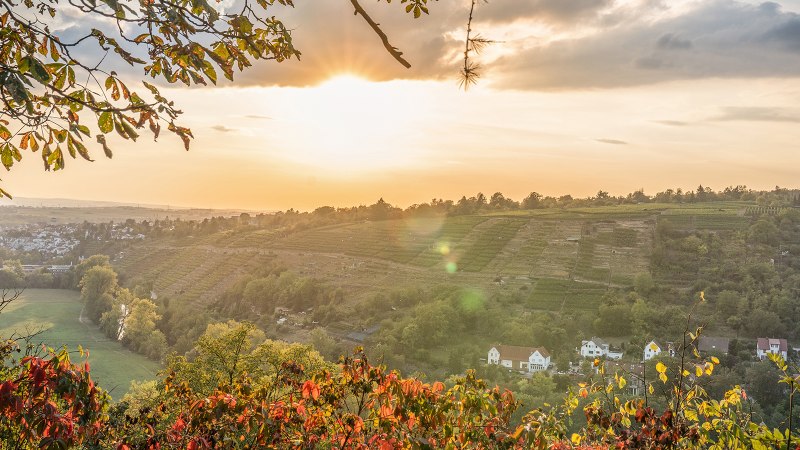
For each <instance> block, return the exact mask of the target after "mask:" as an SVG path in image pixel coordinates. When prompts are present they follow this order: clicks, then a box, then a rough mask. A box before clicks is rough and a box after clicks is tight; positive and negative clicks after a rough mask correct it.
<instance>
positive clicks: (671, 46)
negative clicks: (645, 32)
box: [656, 33, 692, 50]
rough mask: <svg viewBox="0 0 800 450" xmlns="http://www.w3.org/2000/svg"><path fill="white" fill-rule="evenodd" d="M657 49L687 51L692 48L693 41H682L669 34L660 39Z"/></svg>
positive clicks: (657, 42)
mask: <svg viewBox="0 0 800 450" xmlns="http://www.w3.org/2000/svg"><path fill="white" fill-rule="evenodd" d="M656 47H657V48H659V49H661V50H687V49H690V48H692V41H690V40H688V39H681V38H679V37H677V36H675V35H674V34H672V33H667V34H665V35H663V36H661V37H660V38H658V41H656Z"/></svg>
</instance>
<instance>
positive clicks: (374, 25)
mask: <svg viewBox="0 0 800 450" xmlns="http://www.w3.org/2000/svg"><path fill="white" fill-rule="evenodd" d="M350 3H352V4H353V8H355V12H354V13H353V14H354V15H358V14H361V17H363V18H364V20H365V21H366V22H367V23H368V24H369V26H370V27H371V28H372V31H374V32H375V34H377V35H378V37H379V38H381V41H382V42H383V46H384V47H386V51H388V52H389V54H390V55H392V57H393V58H394V59H396V60H397V62H399V63H400V64H402V65H403V66H404V67H405V68H406V69H410V68H411V63H409V62H408V61H406V60H405V59H404V58H403V52H401V51H399V50H398V49H397V47H394V46H392V44H391V43H389V37H388V36H386V33H384V32H383V30H381V27H380V25H378V24H377V23H375V21H374V20H372V17H370V16H369V14H367V12H366V11H365V10H364V8H363V7H362V6H361V4H359V3H358V0H350Z"/></svg>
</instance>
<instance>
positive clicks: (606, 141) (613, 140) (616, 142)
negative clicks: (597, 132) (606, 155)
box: [595, 139, 628, 145]
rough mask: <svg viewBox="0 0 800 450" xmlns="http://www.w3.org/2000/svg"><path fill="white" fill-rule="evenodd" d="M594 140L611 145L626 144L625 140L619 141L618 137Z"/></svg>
mask: <svg viewBox="0 0 800 450" xmlns="http://www.w3.org/2000/svg"><path fill="white" fill-rule="evenodd" d="M595 141H597V142H600V143H603V144H611V145H628V143H627V142H625V141H620V140H619V139H595Z"/></svg>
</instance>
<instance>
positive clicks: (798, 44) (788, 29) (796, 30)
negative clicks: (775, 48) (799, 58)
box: [764, 18, 800, 52]
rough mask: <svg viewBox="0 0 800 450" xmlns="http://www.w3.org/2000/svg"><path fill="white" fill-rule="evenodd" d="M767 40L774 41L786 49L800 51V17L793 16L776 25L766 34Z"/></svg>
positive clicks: (765, 38)
mask: <svg viewBox="0 0 800 450" xmlns="http://www.w3.org/2000/svg"><path fill="white" fill-rule="evenodd" d="M764 40H765V41H766V42H774V43H776V44H778V45H779V46H781V47H783V48H785V49H786V50H789V51H792V52H800V19H797V18H793V19H791V20H788V21H786V22H784V23H781V24H779V25H776V26H775V27H773V28H772V29H771V30H769V31H767V32H766V33H765V34H764Z"/></svg>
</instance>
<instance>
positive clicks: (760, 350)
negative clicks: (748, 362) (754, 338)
mask: <svg viewBox="0 0 800 450" xmlns="http://www.w3.org/2000/svg"><path fill="white" fill-rule="evenodd" d="M769 353H772V354H775V355H781V356H783V359H784V360H786V359H787V358H789V343H788V342H786V339H773V338H758V342H757V343H756V355H757V356H758V359H760V360H762V361H763V360H764V359H766V358H767V354H769Z"/></svg>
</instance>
